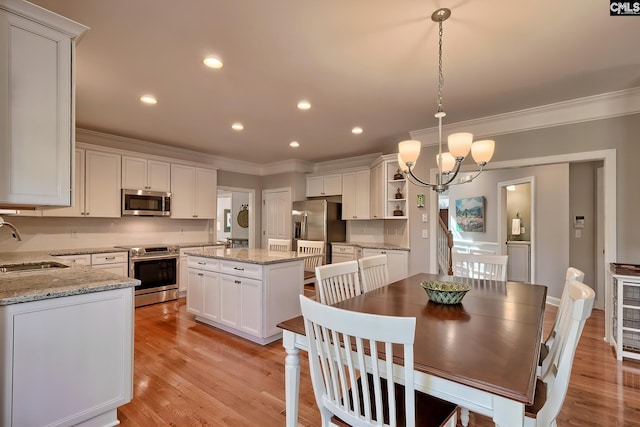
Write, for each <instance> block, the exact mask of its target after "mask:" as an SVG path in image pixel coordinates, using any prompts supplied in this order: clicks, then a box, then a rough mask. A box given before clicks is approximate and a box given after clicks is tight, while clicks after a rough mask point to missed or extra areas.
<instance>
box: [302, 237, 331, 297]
mask: <svg viewBox="0 0 640 427" xmlns="http://www.w3.org/2000/svg"><path fill="white" fill-rule="evenodd" d="M297 243H298V248H297V249H298V255H314V256H306V257H305V258H304V284H305V285H307V286H308V285H314V286H315V283H316V267H318V266H320V265H323V264H324V248H325V246H326V245H325V242H324V241H322V240H298V242H297Z"/></svg>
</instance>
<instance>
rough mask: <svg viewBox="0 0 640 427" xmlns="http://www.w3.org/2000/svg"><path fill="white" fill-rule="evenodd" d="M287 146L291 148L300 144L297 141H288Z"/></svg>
mask: <svg viewBox="0 0 640 427" xmlns="http://www.w3.org/2000/svg"><path fill="white" fill-rule="evenodd" d="M289 146H290V147H293V148H298V147H299V146H300V144H299V143H298V141H291V142H290V143H289Z"/></svg>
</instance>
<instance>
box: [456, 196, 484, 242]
mask: <svg viewBox="0 0 640 427" xmlns="http://www.w3.org/2000/svg"><path fill="white" fill-rule="evenodd" d="M456 230H458V231H471V232H481V233H482V232H484V196H478V197H469V198H467V199H458V200H456Z"/></svg>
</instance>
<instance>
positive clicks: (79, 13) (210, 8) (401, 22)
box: [33, 0, 640, 164]
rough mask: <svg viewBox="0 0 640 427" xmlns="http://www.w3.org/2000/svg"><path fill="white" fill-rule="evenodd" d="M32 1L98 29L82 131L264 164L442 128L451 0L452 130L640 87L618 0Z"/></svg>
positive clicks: (86, 75) (83, 73)
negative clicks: (212, 59)
mask: <svg viewBox="0 0 640 427" xmlns="http://www.w3.org/2000/svg"><path fill="white" fill-rule="evenodd" d="M33 2H34V3H36V4H38V5H41V6H43V7H45V8H46V9H49V10H52V11H55V12H57V13H59V14H61V15H63V16H66V17H69V18H71V19H73V20H75V21H78V22H80V23H82V24H85V25H87V26H89V27H90V28H91V29H90V30H89V32H88V33H87V34H86V35H85V37H84V38H83V39H82V41H81V43H80V44H79V46H78V50H77V61H76V63H77V79H76V86H77V95H76V96H77V111H76V115H77V125H78V127H81V128H85V129H89V130H95V131H100V132H106V133H111V134H115V135H120V136H126V137H130V138H138V139H142V140H146V141H151V142H156V143H160V144H165V145H169V146H176V147H181V148H186V149H191V150H196V151H200V152H203V153H208V154H212V155H217V156H222V157H227V158H232V159H241V160H245V161H249V162H254V163H258V164H266V163H271V162H275V161H279V160H286V159H301V160H306V161H310V162H319V161H326V160H332V159H337V158H344V157H350V156H356V155H361V154H367V153H373V152H387V153H388V152H392V151H395V144H396V143H397V142H398V141H400V140H402V139H407V138H408V136H409V134H408V132H409V131H413V130H418V129H424V128H431V127H433V126H435V125H436V120H435V119H434V118H433V114H434V113H435V111H436V101H437V49H438V45H437V24H435V23H433V22H432V21H431V18H430V16H431V13H432V12H433V11H434V10H435V9H437V8H438V7H449V8H451V9H452V16H451V18H450V19H449V20H447V21H446V22H445V23H444V77H445V86H444V93H443V96H444V109H445V111H446V112H447V117H446V119H445V123H449V124H450V123H454V122H459V121H463V120H469V119H473V118H480V117H487V116H491V115H495V114H500V113H505V112H510V111H515V110H520V109H525V108H530V107H535V106H541V105H546V104H550V103H555V102H559V101H564V100H569V99H575V98H581V97H584V96H590V95H595V94H601V93H606V92H611V91H617V90H622V89H627V88H632V87H639V86H640V49H639V48H638V41H639V40H640V16H627V17H610V16H609V8H608V7H609V4H608V3H607V2H605V1H596V0H564V1H557V0H536V1H518V2H514V1H513V0H483V1H471V0H457V1H447V0H441V1H433V0H421V1H418V0H322V1H311V0H268V1H267V0H188V1H175V0H33ZM209 54H215V55H218V56H219V57H220V58H222V60H223V61H224V68H222V69H221V70H211V69H208V68H206V67H204V66H203V65H202V62H201V61H202V59H203V57H204V56H206V55H209ZM147 93H150V94H153V95H155V96H156V97H157V98H158V100H159V103H158V104H157V105H155V106H147V105H143V104H142V103H140V101H139V97H140V96H141V95H143V94H147ZM301 99H308V100H309V101H310V102H311V103H312V108H311V109H310V110H308V111H300V110H298V109H297V108H296V103H297V102H298V101H299V100H301ZM235 121H240V122H242V123H243V124H244V126H245V130H244V131H242V132H236V131H233V130H232V129H231V124H232V123H233V122H235ZM356 125H357V126H361V127H362V128H364V133H363V134H362V135H353V134H351V128H352V127H353V126H356ZM461 130H462V129H461ZM292 140H296V141H299V143H300V147H299V148H297V149H293V148H291V147H289V142H291V141H292ZM496 142H497V144H499V142H500V141H499V138H497V141H496Z"/></svg>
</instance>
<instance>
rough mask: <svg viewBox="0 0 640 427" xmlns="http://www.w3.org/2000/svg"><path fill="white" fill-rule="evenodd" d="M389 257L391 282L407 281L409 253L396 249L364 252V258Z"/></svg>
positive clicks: (366, 249) (388, 265)
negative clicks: (384, 255)
mask: <svg viewBox="0 0 640 427" xmlns="http://www.w3.org/2000/svg"><path fill="white" fill-rule="evenodd" d="M382 254H386V255H387V268H388V269H389V281H390V282H395V281H396V280H401V279H406V277H407V276H408V275H409V253H408V252H407V251H402V250H396V249H369V248H364V249H363V250H362V256H365V257H367V256H374V255H382Z"/></svg>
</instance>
